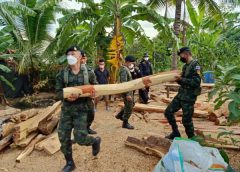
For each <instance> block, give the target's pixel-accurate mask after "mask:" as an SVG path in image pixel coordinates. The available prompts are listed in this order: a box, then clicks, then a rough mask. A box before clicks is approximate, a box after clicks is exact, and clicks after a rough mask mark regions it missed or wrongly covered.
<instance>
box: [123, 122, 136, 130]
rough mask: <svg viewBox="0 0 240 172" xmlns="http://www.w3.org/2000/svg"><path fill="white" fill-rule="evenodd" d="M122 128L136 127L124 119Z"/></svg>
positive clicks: (131, 128) (130, 128)
mask: <svg viewBox="0 0 240 172" xmlns="http://www.w3.org/2000/svg"><path fill="white" fill-rule="evenodd" d="M122 128H126V129H129V130H133V129H134V127H133V126H132V125H130V124H129V123H128V121H123V124H122Z"/></svg>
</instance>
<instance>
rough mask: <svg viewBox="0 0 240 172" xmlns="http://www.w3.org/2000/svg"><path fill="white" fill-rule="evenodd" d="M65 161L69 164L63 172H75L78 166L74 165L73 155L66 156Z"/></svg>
mask: <svg viewBox="0 0 240 172" xmlns="http://www.w3.org/2000/svg"><path fill="white" fill-rule="evenodd" d="M65 159H66V161H67V163H66V165H65V166H64V167H63V169H62V172H70V171H73V170H74V169H75V168H76V166H75V164H74V161H73V158H72V155H66V156H65Z"/></svg>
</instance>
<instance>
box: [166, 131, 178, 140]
mask: <svg viewBox="0 0 240 172" xmlns="http://www.w3.org/2000/svg"><path fill="white" fill-rule="evenodd" d="M175 137H181V134H180V133H179V131H177V132H176V131H173V132H172V133H171V134H169V135H168V136H166V137H165V138H166V139H169V140H173V139H174V138H175Z"/></svg>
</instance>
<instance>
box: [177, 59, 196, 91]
mask: <svg viewBox="0 0 240 172" xmlns="http://www.w3.org/2000/svg"><path fill="white" fill-rule="evenodd" d="M200 70H201V67H200V65H199V64H198V63H195V64H194V65H193V71H194V73H193V75H192V78H182V80H181V84H186V85H189V86H190V87H193V88H198V87H200V85H201V77H200Z"/></svg>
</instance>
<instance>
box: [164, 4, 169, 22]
mask: <svg viewBox="0 0 240 172" xmlns="http://www.w3.org/2000/svg"><path fill="white" fill-rule="evenodd" d="M165 3H166V4H165V14H164V17H165V18H167V13H168V2H167V1H166V2H165Z"/></svg>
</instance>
